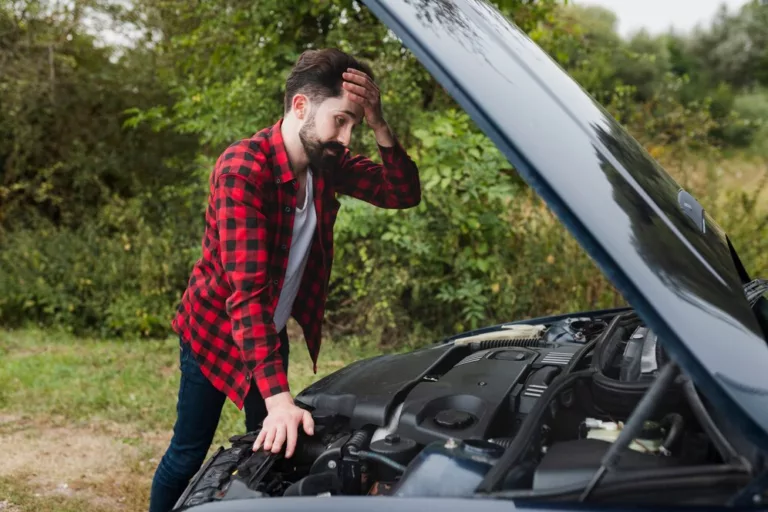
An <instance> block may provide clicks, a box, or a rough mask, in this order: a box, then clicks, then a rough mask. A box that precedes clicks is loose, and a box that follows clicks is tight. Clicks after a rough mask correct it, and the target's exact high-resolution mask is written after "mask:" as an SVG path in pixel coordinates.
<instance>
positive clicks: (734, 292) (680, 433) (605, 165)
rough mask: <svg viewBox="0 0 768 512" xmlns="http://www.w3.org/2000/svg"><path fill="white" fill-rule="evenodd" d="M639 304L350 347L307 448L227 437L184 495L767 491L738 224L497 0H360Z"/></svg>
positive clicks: (651, 497)
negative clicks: (268, 446)
mask: <svg viewBox="0 0 768 512" xmlns="http://www.w3.org/2000/svg"><path fill="white" fill-rule="evenodd" d="M365 3H366V4H367V6H368V7H369V8H370V9H371V11H372V12H373V13H374V14H375V15H376V16H377V17H378V18H379V19H380V20H381V21H382V22H383V23H385V24H386V25H387V26H388V27H389V28H390V29H391V30H392V31H393V32H394V33H395V34H396V35H397V36H398V37H399V38H400V39H401V40H402V41H403V43H404V44H405V45H406V46H407V47H408V48H409V49H410V51H411V52H412V53H413V54H414V55H415V56H416V57H417V58H418V59H419V60H420V61H421V63H422V64H423V65H424V66H425V68H426V69H427V70H428V71H429V72H430V73H431V74H432V75H433V76H434V77H435V78H436V80H438V81H439V83H440V84H441V85H442V86H443V87H445V88H446V90H447V91H448V92H449V93H450V94H451V95H452V96H453V98H454V99H455V100H456V101H457V102H458V104H459V105H460V106H461V107H462V108H463V109H465V110H466V112H467V113H468V114H469V115H470V116H471V117H472V119H473V120H474V122H475V123H476V124H477V126H478V127H479V128H480V129H481V130H483V132H484V133H485V134H486V135H487V136H488V137H489V138H490V139H491V140H492V141H493V142H494V143H495V144H496V146H497V147H498V148H499V149H500V150H501V151H502V152H503V153H504V155H505V156H506V157H507V158H508V159H509V161H510V162H511V163H512V164H513V165H514V166H515V167H516V169H517V170H518V172H519V174H520V175H521V177H522V178H523V179H524V180H525V181H526V182H527V183H528V184H529V185H530V186H531V187H532V188H533V189H534V190H535V191H536V192H537V193H538V194H539V195H540V196H541V197H542V198H543V199H544V200H545V202H546V203H547V204H548V206H549V207H550V208H551V209H552V210H553V211H554V212H555V214H556V215H557V216H558V218H559V219H560V221H561V222H563V223H564V225H565V226H566V227H567V228H568V229H569V230H570V232H571V233H572V234H573V236H574V237H575V238H576V240H577V241H578V242H579V243H580V244H581V245H582V246H583V248H584V249H585V250H586V251H587V253H588V254H589V255H590V256H591V257H592V258H593V259H594V261H595V262H596V264H597V265H598V266H599V267H600V269H601V270H602V271H603V272H604V273H605V275H606V276H607V277H608V278H609V279H610V280H611V281H612V283H613V284H614V285H615V287H616V289H617V290H618V291H619V292H620V293H621V294H622V295H623V297H624V299H625V300H626V304H628V306H627V307H625V308H618V309H612V310H601V311H579V312H572V313H568V314H562V315H559V316H553V317H546V318H533V319H510V321H509V322H506V323H502V324H498V325H492V326H487V327H484V328H482V329H477V330H473V331H469V332H464V333H458V334H456V335H454V336H452V337H450V338H448V339H444V340H440V341H439V342H436V343H434V344H432V345H430V346H427V347H425V348H422V349H419V350H415V351H412V352H408V353H404V354H385V355H380V356H377V357H373V358H370V359H365V360H361V361H357V362H354V363H353V364H350V365H349V366H347V367H345V368H342V369H340V370H339V371H337V372H335V373H332V374H330V375H328V376H326V377H325V378H322V379H320V380H318V381H317V382H315V383H314V384H312V385H310V386H309V387H307V388H306V389H304V390H303V391H301V393H299V394H298V395H297V396H296V402H297V403H298V404H300V405H301V406H302V407H304V408H306V409H307V410H309V411H311V413H312V415H313V418H314V420H315V424H316V429H315V434H314V435H313V436H307V435H304V434H303V433H300V436H299V440H298V445H297V450H296V454H295V455H294V456H293V457H291V458H290V459H286V458H284V457H282V455H281V454H271V453H266V452H263V451H259V452H253V450H252V444H253V441H254V440H255V438H256V435H257V432H249V433H246V434H243V435H239V436H235V437H233V438H232V439H231V440H230V442H231V444H230V445H228V446H227V447H220V448H219V450H218V451H217V452H216V453H215V454H213V455H212V456H211V457H210V458H209V459H208V460H207V461H206V462H205V463H204V465H203V467H202V468H201V469H200V471H199V472H198V474H197V475H196V476H195V477H194V478H193V479H192V480H191V481H190V483H189V486H188V488H187V489H186V491H185V492H184V494H183V495H182V496H181V498H180V499H179V501H178V503H177V506H176V509H177V510H195V511H200V512H209V511H210V512H213V511H229V512H236V511H246V510H271V511H279V510H286V511H287V510H302V511H305V510H318V511H321V510H334V511H346V510H350V511H351V510H369V511H375V510H392V509H397V510H424V508H425V507H432V508H433V509H435V510H442V511H450V510H460V509H461V510H465V509H467V508H468V507H469V508H471V509H472V510H477V511H480V510H488V511H501V510H505V511H507V510H509V509H510V507H514V508H517V509H522V510H525V509H539V510H541V509H544V510H553V509H555V508H557V509H561V510H562V509H569V508H573V509H576V508H579V509H581V510H584V509H585V508H586V509H587V510H592V509H596V508H597V507H598V506H602V505H604V504H611V505H614V506H616V505H618V506H620V508H621V507H624V508H623V509H624V510H626V509H628V508H629V507H631V508H632V509H633V510H641V509H645V508H648V509H650V508H654V509H658V508H663V509H667V510H669V509H673V508H679V507H683V506H697V507H708V508H709V509H714V510H719V509H722V510H726V509H731V508H752V507H757V508H763V507H765V505H764V501H763V500H764V498H765V487H766V484H767V483H768V472H766V468H767V467H768V466H767V464H766V453H768V452H767V451H766V450H767V449H768V346H766V333H767V332H768V305H767V304H766V299H765V297H764V293H765V291H766V290H768V285H767V283H768V282H766V281H765V280H761V279H754V278H752V277H751V276H750V275H749V273H748V272H747V269H746V268H745V267H744V265H743V263H742V262H741V261H740V259H739V256H738V252H737V250H736V248H735V247H733V245H732V244H731V242H730V240H729V238H728V236H727V234H726V233H725V232H724V231H723V230H722V229H721V228H720V227H719V226H718V225H717V223H716V221H715V219H713V218H712V217H711V216H710V215H709V213H708V212H707V211H706V210H705V209H704V208H703V207H702V206H701V204H700V203H699V202H698V201H697V200H696V199H695V198H694V197H693V196H692V195H691V194H690V193H689V192H687V191H686V190H684V189H682V188H681V187H680V186H679V185H678V184H677V183H676V182H675V181H674V180H673V179H672V178H671V177H670V176H669V175H668V174H667V173H666V172H665V171H664V169H663V168H662V167H661V166H660V165H659V164H658V163H657V162H656V161H654V159H653V158H651V156H650V155H649V154H648V153H647V152H646V151H644V149H643V148H642V146H641V145H640V144H639V143H638V142H637V141H636V140H635V139H634V138H633V137H631V136H630V135H629V134H628V133H627V131H625V130H624V129H623V128H622V127H621V126H620V124H618V123H617V122H616V121H615V120H614V119H613V118H612V117H611V116H610V115H609V114H608V113H607V112H606V110H605V109H604V108H602V106H601V105H600V104H599V103H597V102H596V101H595V100H594V99H593V98H592V97H591V96H589V95H588V94H587V93H586V92H585V91H584V90H583V89H582V88H581V87H580V86H579V85H578V84H577V83H576V82H575V81H574V80H573V79H572V78H571V77H570V76H569V75H568V74H567V73H566V72H565V71H564V70H563V69H562V68H561V67H560V66H558V65H557V64H556V63H555V62H554V61H553V59H551V58H550V57H549V56H548V55H547V54H546V53H545V52H544V51H543V50H542V49H541V48H540V47H538V46H537V45H536V44H535V42H534V41H532V40H531V39H530V38H529V37H527V35H526V34H525V33H524V32H522V31H521V30H520V29H519V28H518V27H516V26H515V25H514V23H512V22H511V21H510V20H508V19H506V18H505V17H504V16H503V15H502V14H500V13H499V11H498V10H497V9H496V8H495V7H494V6H493V5H491V4H489V3H487V2H486V1H485V0H365Z"/></svg>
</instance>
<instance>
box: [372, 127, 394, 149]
mask: <svg viewBox="0 0 768 512" xmlns="http://www.w3.org/2000/svg"><path fill="white" fill-rule="evenodd" d="M371 129H372V130H373V134H374V136H375V137H376V143H377V144H378V145H379V146H382V147H385V148H391V147H392V146H394V145H395V136H394V135H393V134H392V130H390V128H389V125H388V124H387V123H386V121H385V122H384V123H382V125H381V126H376V127H372V128H371Z"/></svg>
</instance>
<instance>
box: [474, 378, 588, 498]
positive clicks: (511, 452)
mask: <svg viewBox="0 0 768 512" xmlns="http://www.w3.org/2000/svg"><path fill="white" fill-rule="evenodd" d="M594 374H595V370H593V369H589V370H581V371H578V372H574V373H571V374H568V375H562V376H560V377H556V378H555V380H554V381H552V384H550V385H549V387H548V388H547V389H546V391H544V393H543V394H542V395H541V396H540V397H539V399H538V400H537V401H536V404H535V405H534V406H533V408H532V409H531V411H530V412H529V413H528V416H526V417H525V419H524V420H523V423H522V425H521V426H520V430H519V431H518V433H517V435H516V436H515V438H514V439H513V441H512V443H511V444H510V445H509V447H507V448H505V450H504V454H503V455H502V456H501V458H500V459H499V460H498V462H496V464H495V465H494V466H493V467H492V468H491V469H490V471H488V473H486V475H485V477H484V478H483V481H482V482H480V484H479V485H478V486H477V488H476V492H491V491H495V490H497V488H498V486H499V485H501V483H502V481H503V480H504V478H505V477H506V475H507V472H508V471H509V470H510V468H514V467H515V466H516V465H518V464H519V463H520V460H519V459H520V458H521V457H522V455H523V454H524V453H525V452H526V451H527V450H528V449H530V439H531V438H532V437H533V436H534V433H535V432H536V431H537V429H539V426H540V424H541V420H542V419H543V418H544V415H545V414H546V412H547V411H548V410H549V404H550V402H551V401H552V400H554V398H555V397H557V396H558V395H559V394H560V393H562V392H563V391H564V390H565V389H567V388H569V387H571V386H573V385H574V384H575V383H576V382H577V381H579V380H581V379H585V380H586V379H590V378H592V376H593V375H594Z"/></svg>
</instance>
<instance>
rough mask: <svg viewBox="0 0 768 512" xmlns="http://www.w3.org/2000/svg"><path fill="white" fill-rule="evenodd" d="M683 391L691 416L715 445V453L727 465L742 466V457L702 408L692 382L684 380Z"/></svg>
mask: <svg viewBox="0 0 768 512" xmlns="http://www.w3.org/2000/svg"><path fill="white" fill-rule="evenodd" d="M683 391H684V392H685V397H686V398H687V399H688V405H690V407H691V409H692V410H693V414H694V415H695V416H696V419H697V420H699V423H700V424H701V428H703V429H704V432H706V433H707V436H708V437H709V439H710V440H711V441H712V444H714V445H715V448H716V449H717V452H718V453H719V454H720V456H721V457H722V458H723V460H724V461H726V462H729V463H737V462H738V463H741V464H744V460H743V459H742V457H740V456H739V454H738V453H737V452H736V450H735V449H734V448H733V446H731V443H729V442H728V440H727V439H726V438H725V436H724V435H723V433H722V432H720V429H719V428H717V425H716V424H715V422H714V421H713V420H712V417H711V416H710V415H709V413H708V412H707V408H706V407H704V402H702V401H701V397H699V393H698V392H697V391H696V387H695V386H694V385H693V381H692V380H690V379H686V381H685V383H684V384H683Z"/></svg>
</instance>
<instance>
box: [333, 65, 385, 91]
mask: <svg viewBox="0 0 768 512" xmlns="http://www.w3.org/2000/svg"><path fill="white" fill-rule="evenodd" d="M344 75H350V78H353V77H354V78H359V79H360V81H362V82H363V83H361V84H360V85H367V86H368V87H371V88H373V89H375V90H376V91H378V90H379V86H378V85H376V82H374V81H373V80H372V79H371V77H370V76H368V75H367V74H366V73H363V72H362V71H360V70H359V69H354V68H348V69H347V72H346V73H343V74H342V76H344ZM355 82H357V83H360V82H358V80H355Z"/></svg>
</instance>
